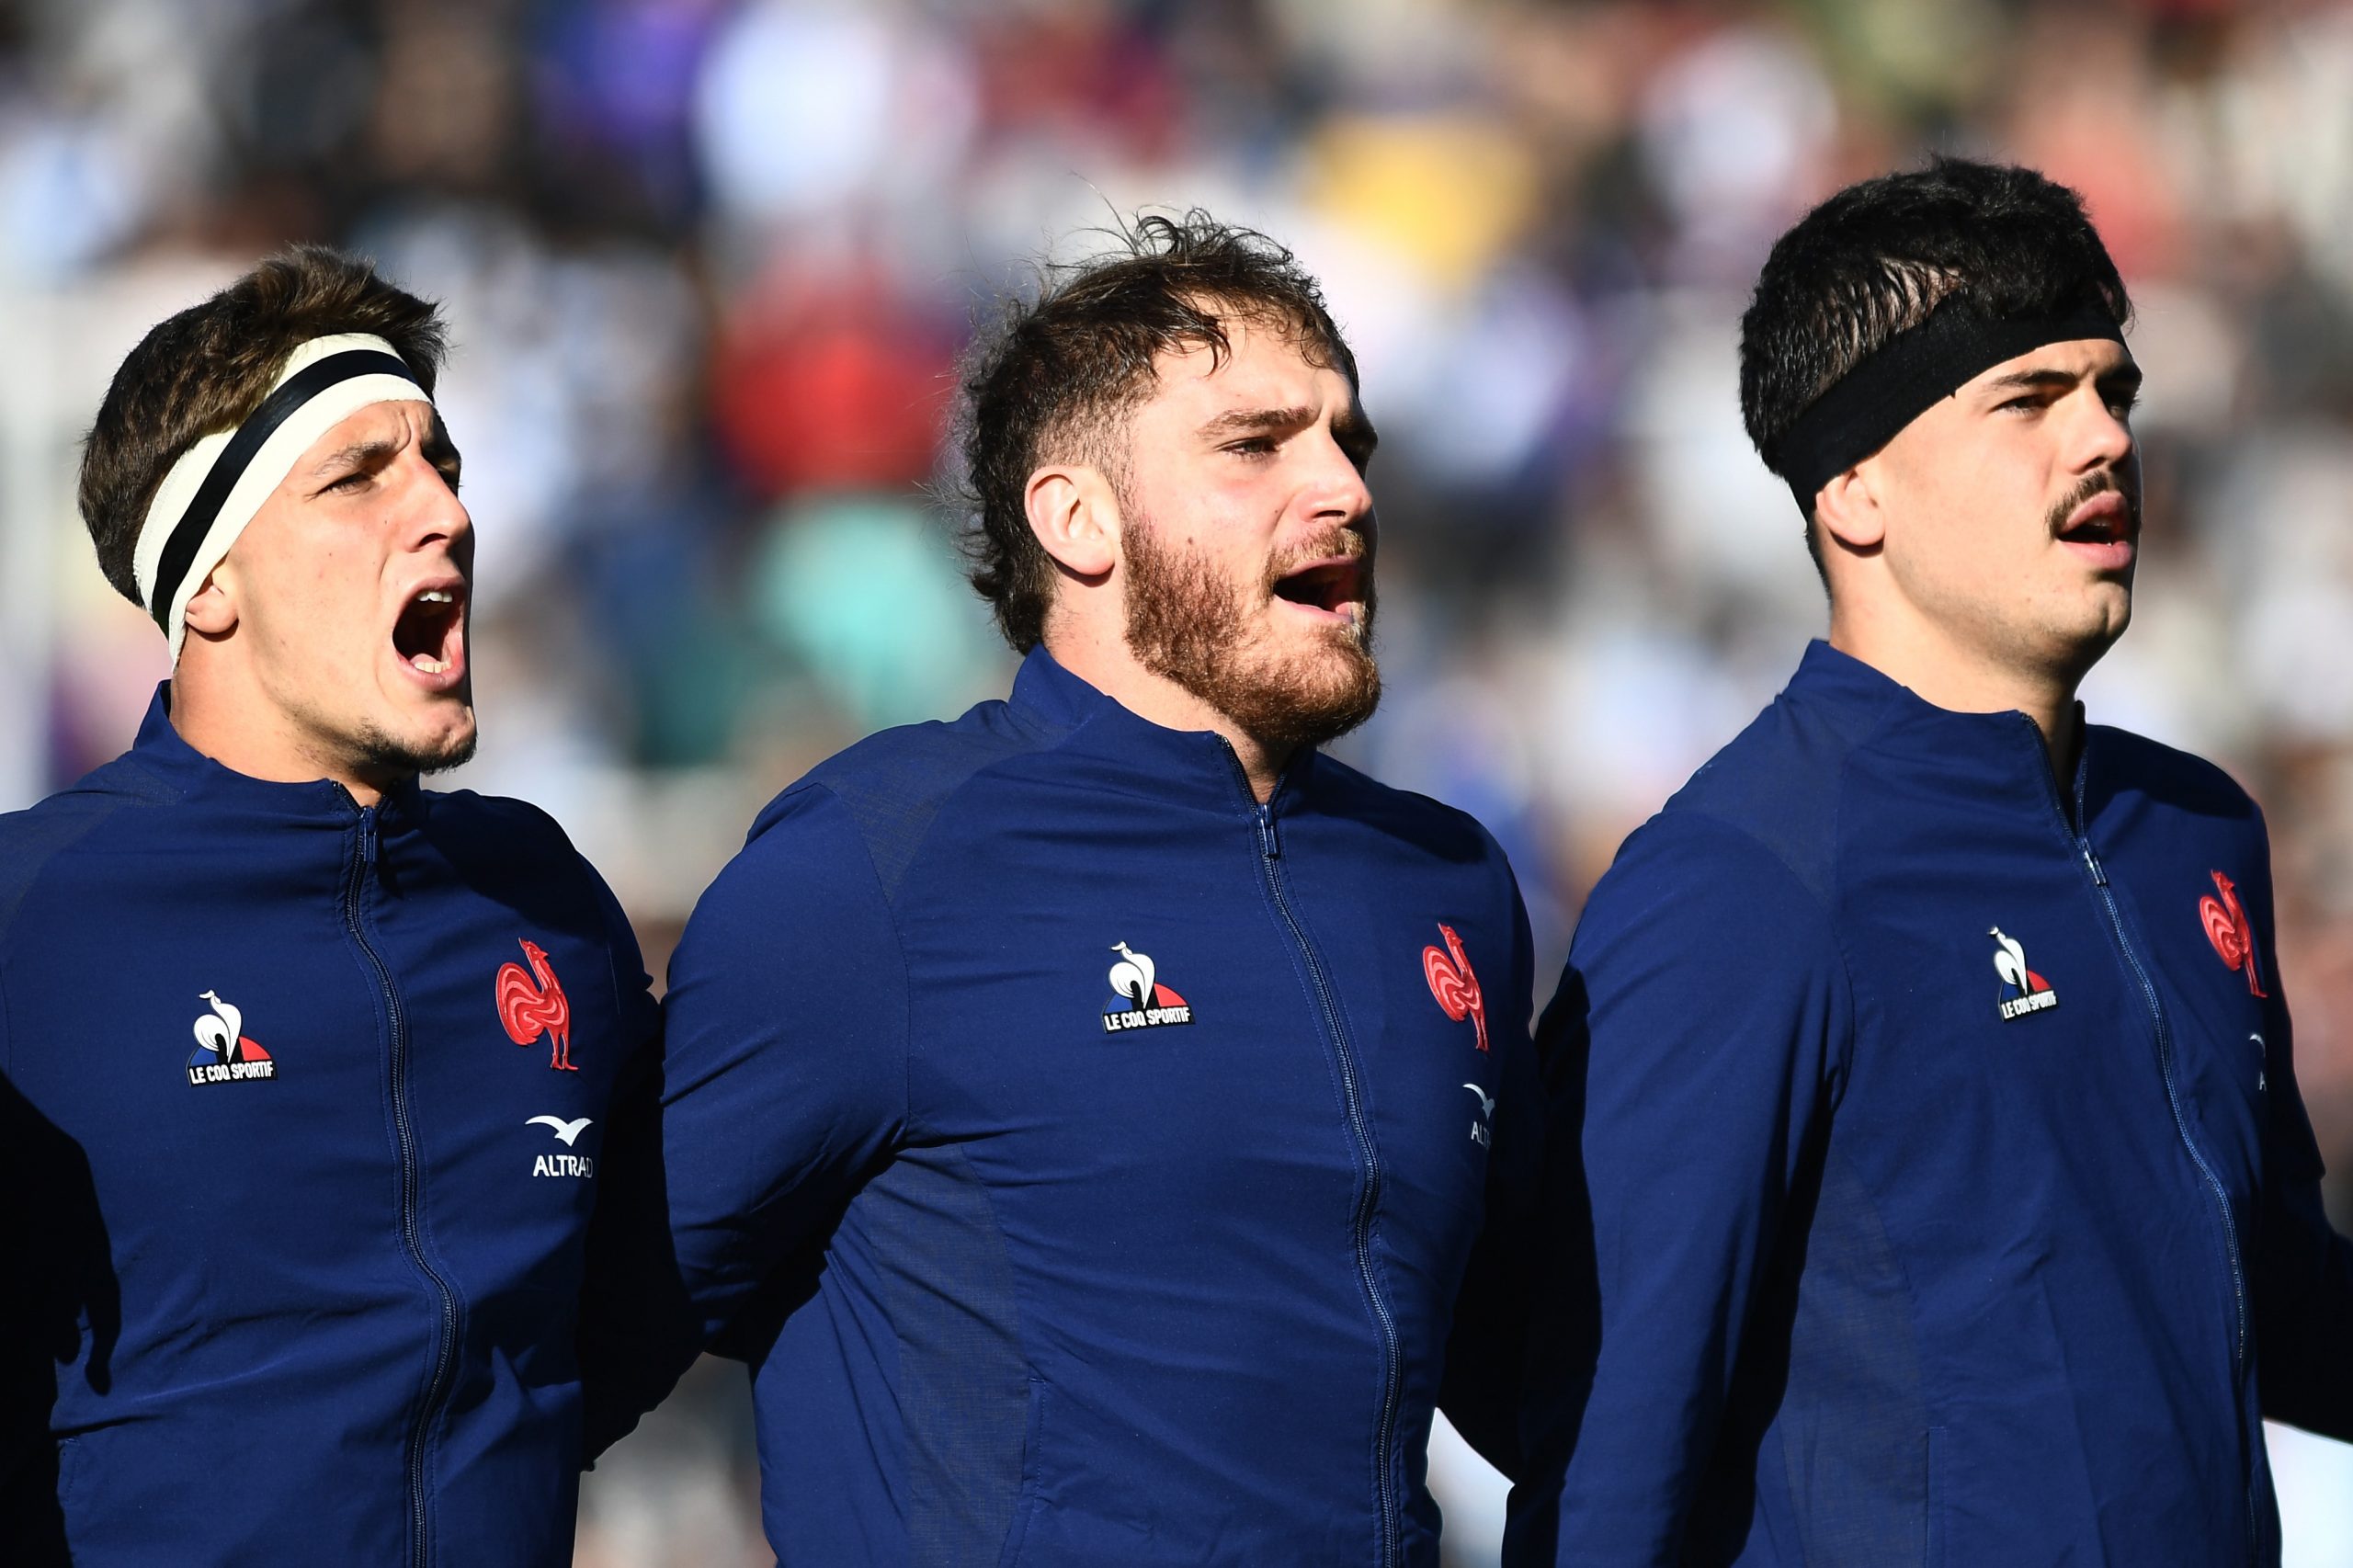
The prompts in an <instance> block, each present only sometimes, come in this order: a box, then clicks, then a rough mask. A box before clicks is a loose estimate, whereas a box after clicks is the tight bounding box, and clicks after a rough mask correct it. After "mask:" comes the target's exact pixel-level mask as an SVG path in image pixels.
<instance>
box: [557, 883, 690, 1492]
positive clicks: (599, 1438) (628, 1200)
mask: <svg viewBox="0 0 2353 1568" xmlns="http://www.w3.org/2000/svg"><path fill="white" fill-rule="evenodd" d="M588 875H589V878H590V880H591V881H593V882H594V883H595V884H596V885H595V892H596V896H597V904H598V907H599V908H600V910H601V911H602V912H603V915H604V921H605V931H606V938H605V940H606V948H607V951H608V953H609V954H610V955H611V960H612V983H613V994H614V999H615V1001H616V1003H617V1004H618V1011H619V1016H620V1032H621V1042H620V1043H621V1048H622V1050H623V1051H624V1052H625V1054H624V1056H623V1058H622V1064H621V1068H620V1074H618V1075H617V1076H616V1078H615V1079H614V1083H613V1093H612V1099H611V1101H610V1103H609V1104H608V1106H607V1108H606V1110H605V1137H604V1140H603V1142H601V1143H600V1144H599V1145H598V1146H597V1154H598V1163H599V1165H600V1167H601V1168H600V1170H599V1172H598V1176H599V1178H600V1179H599V1180H598V1181H597V1209H596V1212H595V1213H594V1214H592V1215H591V1216H590V1217H589V1221H588V1242H587V1256H586V1261H585V1267H584V1268H583V1271H582V1281H581V1291H580V1322H579V1327H578V1330H577V1333H576V1336H575V1343H576V1345H577V1346H578V1354H579V1359H580V1377H581V1385H582V1395H583V1401H582V1403H583V1412H584V1414H583V1422H582V1425H583V1431H584V1434H585V1439H586V1443H587V1451H588V1452H589V1453H592V1454H593V1453H596V1452H597V1451H599V1450H601V1449H604V1448H606V1447H608V1446H609V1445H610V1444H611V1443H612V1442H613V1440H614V1439H615V1438H617V1437H620V1436H621V1434H622V1433H624V1432H627V1431H628V1430H629V1429H630V1427H631V1426H634V1425H635V1424H636V1421H637V1417H638V1416H639V1415H640V1414H642V1412H643V1411H644V1410H646V1409H648V1408H650V1407H651V1406H653V1405H654V1404H655V1403H658V1402H659V1401H660V1400H661V1398H662V1396H663V1395H664V1394H665V1393H667V1392H669V1388H670V1384H671V1383H672V1382H673V1381H675V1380H676V1375H677V1371H678V1370H679V1369H683V1368H684V1366H685V1365H686V1363H687V1362H688V1360H691V1359H692V1358H693V1355H694V1350H695V1341H694V1339H693V1336H692V1330H691V1327H690V1325H689V1323H688V1318H687V1314H686V1312H685V1311H684V1301H683V1297H682V1296H681V1295H680V1294H679V1293H678V1292H677V1291H676V1290H675V1289H674V1288H664V1286H663V1283H662V1282H663V1281H664V1280H665V1278H666V1277H667V1274H668V1270H667V1264H668V1259H669V1256H670V1246H669V1216H668V1213H667V1212H666V1210H665V1204H664V1202H663V1187H662V1009H661V1005H660V1004H659V1003H657V1002H656V1001H655V1000H654V982H653V980H652V978H651V977H650V976H648V975H647V974H646V972H645V960H644V958H643V956H642V954H641V953H640V951H639V949H638V945H637V934H636V932H635V931H633V930H632V929H631V926H630V923H629V916H628V915H625V914H624V913H623V912H622V910H621V906H620V902H619V901H618V900H616V899H615V898H614V897H613V895H612V891H611V890H610V889H609V888H608V887H607V886H606V885H605V883H604V880H603V879H602V878H601V877H597V875H596V874H595V873H594V872H593V871H591V872H589V873H588Z"/></svg>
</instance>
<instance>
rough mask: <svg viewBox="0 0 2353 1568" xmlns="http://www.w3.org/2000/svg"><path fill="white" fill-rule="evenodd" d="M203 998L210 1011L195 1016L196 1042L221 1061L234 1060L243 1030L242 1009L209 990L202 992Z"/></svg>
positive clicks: (243, 1016) (243, 1018)
mask: <svg viewBox="0 0 2353 1568" xmlns="http://www.w3.org/2000/svg"><path fill="white" fill-rule="evenodd" d="M203 999H204V1000H205V1001H207V1002H210V1003H211V1004H212V1011H211V1012H210V1013H207V1014H203V1015H200V1016H199V1017H198V1018H197V1020H196V1043H197V1044H199V1045H200V1046H202V1047H204V1049H205V1050H207V1051H210V1052H212V1053H213V1054H214V1055H215V1056H218V1057H219V1058H220V1059H221V1060H222V1061H223V1062H233V1061H235V1060H236V1044H237V1040H239V1038H240V1037H242V1036H243V1035H244V1032H245V1015H244V1010H243V1009H242V1008H240V1007H239V1006H237V1005H236V1004H235V1003H234V1002H223V1001H222V1000H221V998H220V996H219V995H218V994H215V993H213V992H210V991H207V992H205V993H204V994H203Z"/></svg>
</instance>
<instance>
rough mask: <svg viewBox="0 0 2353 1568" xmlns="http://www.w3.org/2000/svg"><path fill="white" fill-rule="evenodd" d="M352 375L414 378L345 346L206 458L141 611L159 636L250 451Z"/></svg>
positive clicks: (300, 375) (375, 355)
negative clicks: (208, 462) (205, 467)
mask: <svg viewBox="0 0 2353 1568" xmlns="http://www.w3.org/2000/svg"><path fill="white" fill-rule="evenodd" d="M355 376H398V377H400V378H401V379H402V380H403V381H415V380H416V373H415V371H413V370H411V369H409V368H408V367H407V366H406V365H405V364H404V363H402V362H401V360H400V359H399V358H396V357H394V356H392V355H391V354H386V353H381V352H380V351H378V350H375V349H369V348H347V349H345V350H343V351H342V352H340V353H335V354H330V355H328V356H327V357H326V358H324V359H320V360H317V361H314V362H313V363H312V364H309V365H306V366H304V367H303V368H302V369H300V370H298V371H296V372H295V373H294V374H293V375H291V376H289V377H288V378H287V379H286V381H285V382H284V384H282V385H281V386H279V387H278V390H277V391H275V392H271V393H270V394H269V396H268V397H267V398H265V399H264V400H263V401H262V405H261V406H260V407H259V408H257V409H256V410H254V412H253V415H252V416H251V417H250V418H248V419H247V420H246V421H245V422H244V424H243V425H241V426H238V427H237V433H236V434H235V435H234V436H233V437H230V439H229V444H228V445H227V446H225V447H223V448H222V449H221V453H220V455H219V456H218V457H216V458H214V459H213V460H212V467H211V469H210V471H209V472H206V474H205V476H204V483H203V484H202V485H201V486H199V488H198V490H197V493H196V494H195V495H194V497H192V498H191V499H190V500H189V502H188V510H187V511H185V512H183V513H181V514H180V517H179V520H178V521H177V522H176V523H174V524H173V525H172V531H171V533H170V535H169V536H168V537H167V538H166V540H165V545H164V552H163V555H162V557H161V559H160V560H159V561H158V562H157V563H156V566H155V583H154V586H153V588H152V589H151V590H150V592H151V593H152V595H153V603H152V604H150V605H149V606H148V608H147V613H148V614H150V615H152V616H153V617H154V618H155V624H156V625H158V626H160V627H162V628H163V629H164V635H165V636H166V637H168V636H170V635H171V634H172V600H173V598H174V597H176V595H177V594H178V592H179V588H180V583H181V581H182V579H184V578H186V577H187V576H188V568H189V566H191V565H192V564H194V562H195V561H196V552H197V551H199V550H200V549H202V548H203V545H204V538H205V535H207V534H209V533H210V532H211V531H212V520H213V518H215V517H218V516H220V513H221V508H222V506H225V505H226V504H227V503H228V500H229V493H230V492H231V491H233V490H234V489H236V487H237V481H238V480H240V479H242V478H244V472H245V469H246V467H247V466H248V465H249V464H251V463H252V462H253V460H254V456H255V454H256V453H257V452H259V451H260V450H261V449H262V443H264V442H265V441H267V440H268V439H269V437H270V435H271V433H272V432H274V431H275V430H277V428H278V426H281V425H283V424H285V423H286V421H287V419H288V418H289V417H290V416H291V415H292V414H293V413H294V411H295V410H296V409H298V408H300V407H301V406H302V405H303V404H304V403H308V402H310V401H311V400H312V399H313V398H314V397H316V396H318V395H319V394H320V393H321V392H324V391H326V390H327V389H328V388H329V387H331V386H335V385H336V384H338V383H339V382H343V381H350V380H351V379H352V378H353V377H355ZM416 395H417V396H418V397H420V398H422V397H424V396H425V392H424V390H423V389H422V388H421V387H420V388H419V389H418V391H417V394H416Z"/></svg>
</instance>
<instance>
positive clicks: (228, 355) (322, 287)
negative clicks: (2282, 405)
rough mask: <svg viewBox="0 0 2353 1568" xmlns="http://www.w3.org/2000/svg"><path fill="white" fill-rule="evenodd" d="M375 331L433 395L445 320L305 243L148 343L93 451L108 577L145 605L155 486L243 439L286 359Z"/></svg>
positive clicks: (88, 503) (163, 327)
mask: <svg viewBox="0 0 2353 1568" xmlns="http://www.w3.org/2000/svg"><path fill="white" fill-rule="evenodd" d="M341 332H368V333H373V334H375V335H377V336H378V337H381V338H382V339H383V340H384V341H385V342H387V343H389V344H391V345H392V351H393V352H394V353H396V354H398V355H399V356H400V357H401V358H402V359H404V361H406V362H407V365H408V368H409V369H410V371H411V372H412V373H413V374H415V377H416V380H417V384H418V385H420V386H422V387H423V388H424V389H425V391H426V394H427V395H430V394H431V393H432V391H433V383H434V381H435V379H436V378H437V377H438V375H439V374H440V370H441V361H442V358H444V356H446V355H447V353H448V352H449V329H448V327H447V326H446V325H445V324H444V323H443V322H442V320H441V312H440V311H439V310H438V308H437V307H436V306H434V305H432V304H431V303H429V302H427V301H424V300H420V299H418V298H417V297H416V296H415V295H414V294H411V293H409V292H408V291H407V290H404V289H400V288H398V287H396V286H394V285H393V284H391V283H388V282H386V281H385V280H384V279H383V278H379V277H378V276H376V269H375V268H374V267H372V266H370V265H369V263H367V262H365V261H362V260H360V259H358V257H356V256H346V255H344V254H343V253H342V252H340V251H336V250H331V249H329V248H328V247H326V246H324V245H298V246H296V247H294V248H293V249H291V250H287V251H282V252H280V253H279V254H278V255H276V256H271V257H269V258H268V259H267V260H266V261H264V262H263V263H262V264H261V265H260V266H259V267H255V268H254V269H253V270H252V271H251V272H248V273H246V274H245V275H244V277H243V278H238V279H237V280H236V281H235V282H234V283H232V284H230V285H229V286H228V287H227V288H226V289H223V290H221V291H220V292H219V293H217V294H215V295H213V296H212V297H211V298H210V299H209V300H207V301H204V302H203V303H202V304H199V305H191V306H189V307H188V309H187V310H184V311H182V312H179V314H177V315H176V316H173V317H171V318H170V319H168V320H166V321H165V322H163V323H162V324H159V325H157V326H156V327H155V328H154V329H153V331H151V332H149V333H148V334H147V335H146V336H145V337H142V338H141V339H140V340H139V347H136V348H134V349H132V350H131V352H130V353H129V354H128V355H126V356H125V357H124V358H123V361H122V364H121V365H120V367H119V368H118V369H116V371H115V373H114V381H113V383H112V384H111V385H109V386H108V388H107V395H106V401H105V402H104V403H100V404H99V405H98V417H97V421H96V422H95V423H94V424H93V425H92V426H90V434H89V436H88V437H87V438H86V439H85V441H84V443H83V447H82V487H81V502H82V520H83V522H84V523H85V524H86V525H88V527H89V529H90V542H91V543H93V544H94V545H96V546H97V551H98V568H99V570H100V571H103V572H104V573H105V574H107V581H108V582H109V583H111V584H113V585H114V587H115V590H116V591H117V592H118V593H119V594H121V595H122V597H125V598H127V599H129V600H130V601H131V603H133V604H138V603H139V602H140V599H139V582H138V577H137V574H136V573H135V572H134V571H133V570H132V567H131V558H132V556H133V554H134V553H135V552H136V551H137V549H138V545H139V528H140V525H141V524H142V522H144V521H145V520H146V517H147V506H148V504H149V503H150V502H151V501H153V499H154V497H155V487H156V486H157V485H159V484H161V483H163V482H164V475H165V474H166V473H168V472H171V467H172V464H174V463H175V462H177V461H178V460H179V458H180V454H181V453H183V452H185V451H187V450H188V449H189V448H190V447H192V446H194V445H196V443H197V442H198V441H199V440H201V439H202V438H203V437H206V436H209V435H210V434H212V433H213V432H215V431H218V430H233V429H235V428H236V427H237V426H239V425H242V424H244V422H245V420H246V419H248V418H249V417H251V416H252V415H253V412H254V410H255V409H256V408H259V407H260V406H261V403H262V400H263V399H264V398H266V397H267V396H268V395H269V388H270V383H272V382H273V381H276V380H277V379H278V370H279V369H280V368H281V367H282V366H284V365H285V363H286V357H287V356H288V355H289V354H290V353H292V352H293V351H294V350H295V349H296V348H298V347H301V345H302V344H304V343H307V342H308V341H310V340H311V339H312V338H313V337H323V336H325V335H328V334H331V333H341Z"/></svg>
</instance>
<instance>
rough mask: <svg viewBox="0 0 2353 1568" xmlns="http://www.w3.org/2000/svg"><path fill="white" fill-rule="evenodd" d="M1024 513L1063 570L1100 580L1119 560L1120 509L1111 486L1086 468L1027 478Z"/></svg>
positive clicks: (1055, 469)
mask: <svg viewBox="0 0 2353 1568" xmlns="http://www.w3.org/2000/svg"><path fill="white" fill-rule="evenodd" d="M1021 506H1022V510H1023V511H1024V512H1025V513H1026V514H1027V515H1028V517H1029V531H1030V532H1032V533H1034V534H1036V535H1037V536H1038V543H1039V545H1040V547H1041V548H1042V549H1043V550H1044V551H1045V552H1046V553H1047V554H1048V555H1050V556H1051V557H1053V559H1054V561H1055V562H1057V563H1058V564H1059V565H1061V566H1062V567H1063V570H1064V571H1067V572H1069V573H1071V574H1073V575H1074V576H1078V577H1103V576H1107V575H1108V574H1109V573H1110V570H1111V568H1112V567H1113V566H1114V565H1115V564H1117V563H1118V562H1119V559H1120V504H1119V499H1118V497H1117V496H1116V495H1114V494H1113V493H1112V490H1111V484H1110V482H1109V481H1108V480H1107V479H1105V478H1104V477H1103V474H1102V472H1101V471H1100V470H1098V469H1097V468H1095V467H1094V466H1093V465H1091V464H1087V463H1057V464H1053V465H1051V466H1049V467H1046V468H1040V469H1038V470H1037V471H1035V472H1032V473H1031V474H1030V475H1029V485H1028V487H1027V488H1025V489H1024V490H1023V491H1022V492H1021Z"/></svg>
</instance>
